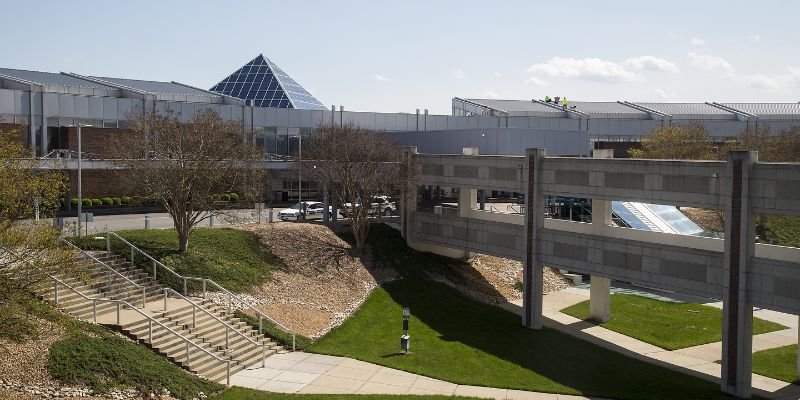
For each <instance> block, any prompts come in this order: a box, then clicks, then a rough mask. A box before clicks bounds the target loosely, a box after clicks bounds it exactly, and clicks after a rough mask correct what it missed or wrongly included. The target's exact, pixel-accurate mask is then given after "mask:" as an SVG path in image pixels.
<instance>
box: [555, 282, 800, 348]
mask: <svg viewBox="0 0 800 400" xmlns="http://www.w3.org/2000/svg"><path fill="white" fill-rule="evenodd" d="M561 312H563V313H565V314H568V315H571V316H573V317H575V318H579V319H583V320H586V319H588V318H589V301H584V302H581V303H578V304H575V305H573V306H570V307H567V308H565V309H563V310H561ZM600 326H602V327H604V328H607V329H610V330H612V331H615V332H619V333H621V334H623V335H626V336H630V337H633V338H636V339H639V340H641V341H644V342H647V343H650V344H652V345H655V346H658V347H661V348H663V349H667V350H676V349H682V348H685V347H691V346H697V345H700V344H705V343H713V342H719V341H721V340H722V310H720V309H718V308H714V307H709V306H704V305H700V304H691V303H675V302H667V301H660V300H655V299H650V298H646V297H642V296H636V295H628V294H612V295H611V319H610V320H609V321H608V322H605V323H602V324H600ZM782 329H786V327H785V326H783V325H780V324H776V323H774V322H770V321H764V320H762V319H758V318H754V319H753V333H755V334H759V333H767V332H773V331H779V330H782Z"/></svg>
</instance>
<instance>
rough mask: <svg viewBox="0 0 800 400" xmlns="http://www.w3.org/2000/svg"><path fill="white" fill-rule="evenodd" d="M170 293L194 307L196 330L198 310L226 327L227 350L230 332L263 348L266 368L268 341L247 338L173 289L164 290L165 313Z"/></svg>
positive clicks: (193, 326)
mask: <svg viewBox="0 0 800 400" xmlns="http://www.w3.org/2000/svg"><path fill="white" fill-rule="evenodd" d="M170 292H172V293H173V294H174V295H175V296H177V297H178V298H179V299H181V300H184V301H186V302H187V303H189V304H190V305H191V306H192V328H195V327H196V326H197V310H198V309H200V311H202V312H203V313H205V314H206V315H208V316H209V317H211V318H213V319H214V320H215V321H217V322H219V323H220V324H222V325H224V326H225V350H228V349H229V346H228V344H229V341H228V338H229V336H230V335H229V333H230V331H233V332H234V333H236V334H237V335H239V336H241V337H243V338H244V339H245V340H247V341H248V342H250V344H252V345H254V346H255V347H257V348H258V347H261V350H262V353H261V354H262V356H261V367H262V368H263V367H264V366H265V360H266V358H267V342H266V341H265V342H264V343H258V342H256V341H255V340H253V339H251V338H250V337H249V336H247V335H245V334H244V333H242V331H240V330H239V329H237V328H235V327H233V326H231V325H230V324H228V323H227V322H225V321H224V320H222V319H220V318H219V317H217V316H216V315H214V314H213V313H212V312H210V311H208V310H206V309H205V308H203V307H202V306H200V305H199V304H197V303H195V302H193V301H192V300H191V299H189V298H187V297H185V296H183V295H182V294H180V293H178V292H177V291H175V289H172V288H164V312H166V311H167V299H168V297H169V293H170ZM259 333H261V332H259Z"/></svg>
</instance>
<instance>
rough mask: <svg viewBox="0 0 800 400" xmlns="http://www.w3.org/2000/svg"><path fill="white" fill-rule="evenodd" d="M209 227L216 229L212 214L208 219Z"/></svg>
mask: <svg viewBox="0 0 800 400" xmlns="http://www.w3.org/2000/svg"><path fill="white" fill-rule="evenodd" d="M208 227H209V228H213V227H214V214H211V216H210V217H208Z"/></svg>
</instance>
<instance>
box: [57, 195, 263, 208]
mask: <svg viewBox="0 0 800 400" xmlns="http://www.w3.org/2000/svg"><path fill="white" fill-rule="evenodd" d="M244 197H245V200H246V201H252V199H253V196H252V195H245V196H244ZM239 199H240V197H239V194H238V193H221V194H213V195H211V197H210V200H211V201H225V202H231V203H237V202H239ZM70 202H71V204H72V207H77V206H78V199H76V198H73V199H72V200H70ZM58 203H59V206H61V208H64V207H66V204H67V202H66V199H64V198H63V197H62V198H60V199H58ZM82 204H83V206H84V207H97V206H128V205H138V206H159V205H161V199H159V198H158V197H138V196H137V197H130V196H122V197H100V198H91V199H89V198H87V199H83V203H82Z"/></svg>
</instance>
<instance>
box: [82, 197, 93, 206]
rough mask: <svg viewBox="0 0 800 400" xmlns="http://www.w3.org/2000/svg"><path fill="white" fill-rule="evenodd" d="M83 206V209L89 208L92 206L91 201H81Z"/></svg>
mask: <svg viewBox="0 0 800 400" xmlns="http://www.w3.org/2000/svg"><path fill="white" fill-rule="evenodd" d="M82 203H83V206H84V207H91V206H92V204H93V203H92V199H83V202H82Z"/></svg>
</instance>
